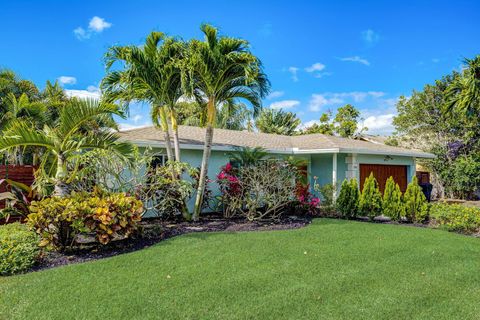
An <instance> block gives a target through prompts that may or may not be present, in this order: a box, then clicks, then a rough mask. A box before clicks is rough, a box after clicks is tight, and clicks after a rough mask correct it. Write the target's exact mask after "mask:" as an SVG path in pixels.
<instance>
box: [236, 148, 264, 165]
mask: <svg viewBox="0 0 480 320" xmlns="http://www.w3.org/2000/svg"><path fill="white" fill-rule="evenodd" d="M228 155H229V157H230V161H231V162H233V163H235V164H237V165H239V166H241V167H247V166H252V165H255V164H257V163H258V162H259V161H261V160H264V159H265V158H266V157H267V156H268V152H267V151H266V150H265V149H264V148H262V147H255V148H249V147H240V148H237V150H236V151H235V152H229V153H228Z"/></svg>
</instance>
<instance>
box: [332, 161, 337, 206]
mask: <svg viewBox="0 0 480 320" xmlns="http://www.w3.org/2000/svg"><path fill="white" fill-rule="evenodd" d="M332 185H333V203H335V201H336V200H337V153H336V152H335V153H333V160H332Z"/></svg>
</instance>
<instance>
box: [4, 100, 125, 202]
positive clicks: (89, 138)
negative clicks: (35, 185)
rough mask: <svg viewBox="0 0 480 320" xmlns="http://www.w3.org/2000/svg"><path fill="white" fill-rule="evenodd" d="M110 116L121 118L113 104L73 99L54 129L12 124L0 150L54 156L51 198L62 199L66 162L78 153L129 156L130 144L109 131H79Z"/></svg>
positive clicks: (64, 192) (66, 183)
mask: <svg viewBox="0 0 480 320" xmlns="http://www.w3.org/2000/svg"><path fill="white" fill-rule="evenodd" d="M112 114H115V115H118V116H121V117H124V114H123V112H122V111H120V110H119V108H118V107H117V106H115V105H113V104H108V103H101V102H98V101H96V100H92V99H89V100H77V99H73V100H71V101H69V103H68V104H66V105H65V107H63V108H62V110H61V111H60V115H59V119H58V122H57V124H56V125H55V126H54V127H50V126H47V125H45V126H44V127H43V129H37V128H34V127H32V126H31V125H29V124H28V123H26V122H25V121H20V120H17V121H14V122H13V123H12V124H11V125H10V126H9V127H8V129H7V130H6V131H5V132H3V136H2V137H0V151H5V150H10V149H12V148H16V147H23V146H35V147H41V148H43V149H44V150H45V153H44V156H45V157H48V156H51V157H54V159H55V163H56V166H55V178H54V184H55V190H54V195H55V196H59V197H63V196H66V195H68V194H69V185H68V182H67V178H68V169H69V167H68V163H69V161H70V160H71V159H73V158H75V157H76V156H77V155H78V154H80V153H84V152H89V151H91V150H95V149H103V150H108V151H109V152H112V153H114V154H116V155H118V156H120V157H123V158H129V157H130V156H132V155H133V151H134V147H133V145H131V144H130V143H121V142H118V141H117V140H118V137H117V135H116V134H115V132H113V131H112V130H111V128H103V129H102V130H96V131H95V132H93V131H90V132H85V131H82V130H81V128H82V125H83V124H85V123H87V122H89V121H91V120H93V119H95V118H97V117H98V116H101V115H112Z"/></svg>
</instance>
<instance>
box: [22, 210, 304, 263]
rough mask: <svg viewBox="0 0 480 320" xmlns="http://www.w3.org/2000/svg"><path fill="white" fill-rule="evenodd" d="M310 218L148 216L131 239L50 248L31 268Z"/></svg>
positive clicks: (282, 226)
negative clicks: (184, 218)
mask: <svg viewBox="0 0 480 320" xmlns="http://www.w3.org/2000/svg"><path fill="white" fill-rule="evenodd" d="M310 222H311V219H310V218H308V217H296V216H290V217H286V218H284V219H282V220H280V221H275V222H271V221H269V222H247V221H245V220H244V219H238V220H235V219H230V220H225V219H222V218H219V217H207V218H203V219H202V220H201V221H199V222H178V223H176V222H164V221H161V220H157V219H145V220H143V221H142V222H141V226H140V228H139V230H140V232H139V234H138V235H136V236H133V237H130V238H128V239H123V240H117V241H112V242H111V243H109V244H108V245H105V246H102V245H98V244H88V243H86V244H84V245H82V247H80V248H76V249H75V250H70V251H65V252H54V251H48V252H44V253H42V255H41V257H40V259H39V261H38V263H37V264H36V265H35V266H34V267H33V268H32V270H31V271H39V270H43V269H49V268H54V267H58V266H63V265H68V264H73V263H80V262H86V261H92V260H98V259H103V258H107V257H112V256H116V255H119V254H123V253H127V252H132V251H136V250H140V249H144V248H147V247H150V246H152V245H154V244H156V243H158V242H160V241H162V240H165V239H169V238H172V237H175V236H178V235H182V234H187V233H193V232H218V231H225V232H242V231H268V230H287V229H297V228H301V227H304V226H305V225H307V224H309V223H310Z"/></svg>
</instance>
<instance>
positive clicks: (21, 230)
mask: <svg viewBox="0 0 480 320" xmlns="http://www.w3.org/2000/svg"><path fill="white" fill-rule="evenodd" d="M39 252H40V250H39V247H38V237H37V235H36V234H35V232H33V231H30V230H29V229H28V228H27V227H26V226H25V225H22V224H20V223H18V222H17V223H11V224H7V225H3V226H0V275H2V276H3V275H11V274H15V273H20V272H24V271H27V270H28V269H30V268H31V267H32V266H33V264H34V263H35V261H36V258H37V257H38V254H39Z"/></svg>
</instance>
